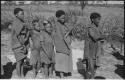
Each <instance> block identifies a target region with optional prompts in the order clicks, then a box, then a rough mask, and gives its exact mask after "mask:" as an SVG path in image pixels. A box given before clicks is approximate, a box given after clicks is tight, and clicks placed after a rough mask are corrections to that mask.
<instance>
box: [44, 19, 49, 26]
mask: <svg viewBox="0 0 125 80" xmlns="http://www.w3.org/2000/svg"><path fill="white" fill-rule="evenodd" d="M47 24H51V22H50V21H48V20H47V21H46V22H43V26H46V25H47Z"/></svg>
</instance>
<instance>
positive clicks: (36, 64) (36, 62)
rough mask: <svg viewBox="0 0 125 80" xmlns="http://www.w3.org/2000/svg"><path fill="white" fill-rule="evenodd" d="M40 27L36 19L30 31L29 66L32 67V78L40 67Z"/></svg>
mask: <svg viewBox="0 0 125 80" xmlns="http://www.w3.org/2000/svg"><path fill="white" fill-rule="evenodd" d="M40 35H41V33H40V25H39V19H38V18H37V17H36V18H34V20H33V21H32V30H31V32H30V37H31V42H32V44H31V57H30V65H32V67H33V78H35V77H36V76H37V73H38V71H39V69H40V65H41V57H40V49H41V45H40V41H41V38H40Z"/></svg>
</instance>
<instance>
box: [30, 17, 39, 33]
mask: <svg viewBox="0 0 125 80" xmlns="http://www.w3.org/2000/svg"><path fill="white" fill-rule="evenodd" d="M32 26H33V28H34V29H35V30H37V31H40V26H39V19H38V18H36V19H34V20H33V21H32Z"/></svg>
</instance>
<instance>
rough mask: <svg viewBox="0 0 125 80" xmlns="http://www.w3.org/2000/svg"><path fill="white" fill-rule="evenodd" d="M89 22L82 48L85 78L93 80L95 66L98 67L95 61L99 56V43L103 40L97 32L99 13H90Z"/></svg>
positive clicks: (98, 31)
mask: <svg viewBox="0 0 125 80" xmlns="http://www.w3.org/2000/svg"><path fill="white" fill-rule="evenodd" d="M90 20H91V24H90V25H89V26H88V37H87V38H86V40H85V48H84V51H85V52H84V59H86V60H87V75H86V78H94V74H95V70H96V66H98V65H97V63H98V62H96V61H97V60H98V57H99V56H100V52H99V45H100V44H99V41H100V40H102V39H104V38H105V36H102V35H101V32H100V30H99V23H100V20H101V15H100V14H99V13H91V15H90Z"/></svg>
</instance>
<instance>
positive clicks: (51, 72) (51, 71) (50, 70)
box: [49, 63, 53, 78]
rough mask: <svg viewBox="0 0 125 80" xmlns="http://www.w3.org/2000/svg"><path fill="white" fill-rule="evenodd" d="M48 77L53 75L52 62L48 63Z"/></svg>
mask: <svg viewBox="0 0 125 80" xmlns="http://www.w3.org/2000/svg"><path fill="white" fill-rule="evenodd" d="M49 77H50V78H52V77H53V64H52V63H51V64H50V65H49Z"/></svg>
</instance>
